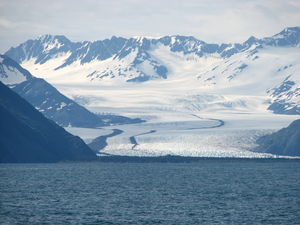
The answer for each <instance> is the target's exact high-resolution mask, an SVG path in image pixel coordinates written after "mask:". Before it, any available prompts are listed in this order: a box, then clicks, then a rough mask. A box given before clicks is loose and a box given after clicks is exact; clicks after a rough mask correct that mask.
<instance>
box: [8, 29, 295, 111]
mask: <svg viewBox="0 0 300 225" xmlns="http://www.w3.org/2000/svg"><path fill="white" fill-rule="evenodd" d="M299 48H300V27H290V28H286V29H284V30H283V31H281V32H280V33H278V34H275V35H273V36H271V37H266V38H262V39H258V38H255V37H250V38H249V39H248V40H246V41H245V42H244V43H240V44H238V43H237V44H209V43H206V42H204V41H201V40H198V39H196V38H194V37H189V36H178V35H175V36H165V37H161V38H147V37H135V38H129V39H127V38H121V37H112V38H111V39H105V40H103V41H95V42H89V41H84V42H71V41H70V40H68V39H67V38H66V37H64V36H52V35H44V36H40V37H39V38H37V39H35V40H28V41H26V42H24V43H22V44H21V45H19V46H17V47H15V48H10V49H9V50H8V51H7V52H6V53H5V54H6V55H8V56H9V57H11V58H13V59H14V60H16V61H17V62H18V63H20V64H21V65H22V66H23V67H24V68H26V69H28V70H29V71H30V72H31V73H32V74H34V75H35V76H37V77H42V78H45V79H46V80H47V81H49V82H50V83H53V84H54V85H61V84H76V85H81V84H87V85H88V84H92V83H93V84H95V85H99V86H100V85H104V86H105V85H115V86H116V87H117V86H120V83H121V84H122V85H123V84H124V81H125V83H126V82H130V83H131V82H133V83H139V84H141V82H143V83H144V82H146V81H148V82H149V81H151V82H152V83H153V82H154V81H156V82H157V84H158V83H160V85H161V84H166V85H162V86H163V87H164V88H169V89H170V90H173V89H174V88H175V89H176V88H179V87H180V89H183V88H184V87H185V91H186V92H193V93H197V96H199V92H201V93H203V92H204V93H206V94H207V93H209V94H212V95H211V96H215V97H216V96H217V97H216V98H217V99H218V100H217V101H215V100H212V101H210V99H211V98H208V99H207V98H202V97H200V98H201V101H200V102H199V101H198V102H197V101H196V102H191V101H192V100H193V99H194V97H188V98H186V97H184V99H182V96H179V98H176V102H178V101H179V102H180V104H183V105H184V107H188V108H197V109H201V110H202V109H205V108H207V107H211V106H212V105H213V107H216V106H218V107H219V106H222V107H223V108H224V107H227V106H228V105H236V106H237V107H239V108H240V107H246V106H247V105H248V106H249V105H253V104H252V103H253V102H256V101H257V99H260V98H261V103H262V105H263V107H264V109H269V110H272V111H273V112H275V113H283V114H299V113H300V95H299V84H300V74H299V73H300V51H299ZM171 83H172V84H171ZM123 86H124V85H123ZM125 86H126V84H125ZM153 86H155V85H153ZM157 86H159V85H157ZM183 86H184V87H183ZM128 87H131V86H128ZM132 87H133V88H135V87H136V86H132ZM201 96H203V94H201ZM232 96H235V97H234V98H233V99H232V98H231V97H232ZM237 96H240V97H237ZM245 96H246V98H245ZM249 96H250V97H249ZM255 97H257V98H255ZM216 98H214V99H216ZM249 98H251V100H250V102H249V101H248V100H249ZM197 99H199V97H197ZM204 99H206V100H205V101H206V102H205V104H202V103H203V101H204ZM222 99H223V100H222ZM229 99H230V100H229ZM245 99H246V100H245ZM182 100H183V101H182ZM187 104H188V105H187ZM194 106H196V107H194ZM254 107H256V106H254ZM227 108H228V107H227Z"/></svg>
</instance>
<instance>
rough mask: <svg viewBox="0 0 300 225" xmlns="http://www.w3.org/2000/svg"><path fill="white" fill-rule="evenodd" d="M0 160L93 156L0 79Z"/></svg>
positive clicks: (11, 161)
mask: <svg viewBox="0 0 300 225" xmlns="http://www.w3.org/2000/svg"><path fill="white" fill-rule="evenodd" d="M0 114H1V117H0V130H1V137H0V162H2V163H3V162H6V163H29V162H30V163H31V162H58V161H65V160H93V159H96V156H95V154H94V153H93V152H92V150H91V149H90V148H89V147H88V146H87V145H85V143H84V142H83V141H82V140H81V139H80V138H79V137H76V136H73V135H71V134H70V133H68V132H66V131H65V130H64V129H63V128H61V127H59V126H58V125H57V124H55V123H54V122H53V121H51V120H49V119H47V118H45V117H44V116H43V115H42V114H41V113H40V112H38V111H37V110H36V109H35V108H34V107H33V106H31V105H30V104H29V103H28V102H26V101H25V100H24V99H23V98H21V97H20V96H19V95H18V94H16V93H15V92H13V91H12V90H10V89H9V88H8V87H6V86H5V85H4V84H3V83H2V82H0Z"/></svg>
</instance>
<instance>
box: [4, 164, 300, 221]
mask: <svg viewBox="0 0 300 225" xmlns="http://www.w3.org/2000/svg"><path fill="white" fill-rule="evenodd" d="M299 178H300V162H299V161H295V160H286V161H281V160H279V161H276V160H246V161H245V160H202V161H199V162H197V163H100V162H93V163H57V164H1V165H0V224H226V225H227V224H272V225H274V224H288V225H291V224H300V179H299Z"/></svg>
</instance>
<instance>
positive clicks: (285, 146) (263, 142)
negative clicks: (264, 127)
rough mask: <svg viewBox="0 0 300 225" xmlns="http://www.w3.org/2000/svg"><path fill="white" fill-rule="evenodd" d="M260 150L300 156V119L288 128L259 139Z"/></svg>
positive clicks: (258, 149)
mask: <svg viewBox="0 0 300 225" xmlns="http://www.w3.org/2000/svg"><path fill="white" fill-rule="evenodd" d="M257 143H258V144H259V147H258V148H257V149H256V150H257V151H260V152H266V153H272V154H276V155H287V156H300V119H299V120H295V121H293V122H292V123H291V124H290V125H289V126H288V127H287V128H283V129H281V130H279V131H277V132H275V133H273V134H271V135H267V136H263V137H261V138H259V139H258V140H257Z"/></svg>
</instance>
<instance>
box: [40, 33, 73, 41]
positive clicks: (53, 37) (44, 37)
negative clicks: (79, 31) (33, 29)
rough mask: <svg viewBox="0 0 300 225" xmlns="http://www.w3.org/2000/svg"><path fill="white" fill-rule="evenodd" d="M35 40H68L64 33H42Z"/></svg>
mask: <svg viewBox="0 0 300 225" xmlns="http://www.w3.org/2000/svg"><path fill="white" fill-rule="evenodd" d="M37 40H39V41H41V42H54V41H55V40H58V41H59V42H70V40H69V39H68V38H66V37H65V36H64V35H51V34H43V35H40V36H38V37H37Z"/></svg>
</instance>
